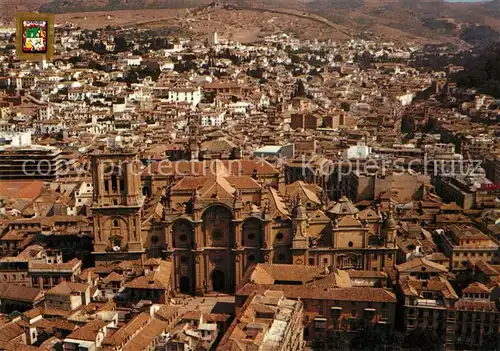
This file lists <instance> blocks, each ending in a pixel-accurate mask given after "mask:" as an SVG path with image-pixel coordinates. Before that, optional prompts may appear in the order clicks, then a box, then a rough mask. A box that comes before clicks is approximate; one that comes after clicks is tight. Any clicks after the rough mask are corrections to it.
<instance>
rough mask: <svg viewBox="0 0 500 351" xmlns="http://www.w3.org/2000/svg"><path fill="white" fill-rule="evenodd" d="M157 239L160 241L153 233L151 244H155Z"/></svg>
mask: <svg viewBox="0 0 500 351" xmlns="http://www.w3.org/2000/svg"><path fill="white" fill-rule="evenodd" d="M158 241H160V238H159V237H158V236H157V235H153V236H152V237H151V242H152V243H153V245H156V244H157V243H158Z"/></svg>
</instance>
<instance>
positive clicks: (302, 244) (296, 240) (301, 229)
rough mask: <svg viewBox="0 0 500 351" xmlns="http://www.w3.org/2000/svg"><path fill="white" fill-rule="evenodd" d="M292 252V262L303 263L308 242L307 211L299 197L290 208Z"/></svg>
mask: <svg viewBox="0 0 500 351" xmlns="http://www.w3.org/2000/svg"><path fill="white" fill-rule="evenodd" d="M292 230H293V239H292V254H293V264H305V262H306V260H307V258H306V256H307V252H308V248H309V242H308V239H307V211H306V208H305V207H304V205H302V201H301V200H300V198H297V204H296V205H295V207H294V208H293V210H292Z"/></svg>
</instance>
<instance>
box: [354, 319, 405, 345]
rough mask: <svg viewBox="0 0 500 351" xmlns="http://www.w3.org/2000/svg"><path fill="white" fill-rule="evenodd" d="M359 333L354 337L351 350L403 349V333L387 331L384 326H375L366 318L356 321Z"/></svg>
mask: <svg viewBox="0 0 500 351" xmlns="http://www.w3.org/2000/svg"><path fill="white" fill-rule="evenodd" d="M355 325H356V330H357V335H356V336H355V337H354V338H352V340H351V343H350V346H351V350H380V351H382V350H384V351H402V350H403V340H404V337H403V335H402V334H400V333H397V332H392V331H391V332H387V331H386V330H384V329H383V327H382V326H373V325H372V323H371V322H370V321H368V320H366V319H364V318H362V319H360V320H358V321H357V322H356V324H355Z"/></svg>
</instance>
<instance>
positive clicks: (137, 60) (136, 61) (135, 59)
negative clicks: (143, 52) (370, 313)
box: [125, 56, 142, 66]
mask: <svg viewBox="0 0 500 351" xmlns="http://www.w3.org/2000/svg"><path fill="white" fill-rule="evenodd" d="M125 63H126V64H127V66H140V65H141V63H142V57H141V56H130V57H127V58H126V59H125Z"/></svg>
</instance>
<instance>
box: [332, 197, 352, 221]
mask: <svg viewBox="0 0 500 351" xmlns="http://www.w3.org/2000/svg"><path fill="white" fill-rule="evenodd" d="M358 212H359V210H358V209H357V207H356V206H354V204H353V203H352V202H351V200H349V199H348V198H347V197H345V196H342V197H341V198H340V199H339V201H337V202H336V203H335V205H333V206H332V207H331V208H330V209H329V210H328V213H330V214H333V215H335V216H347V215H354V214H356V213H358Z"/></svg>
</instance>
